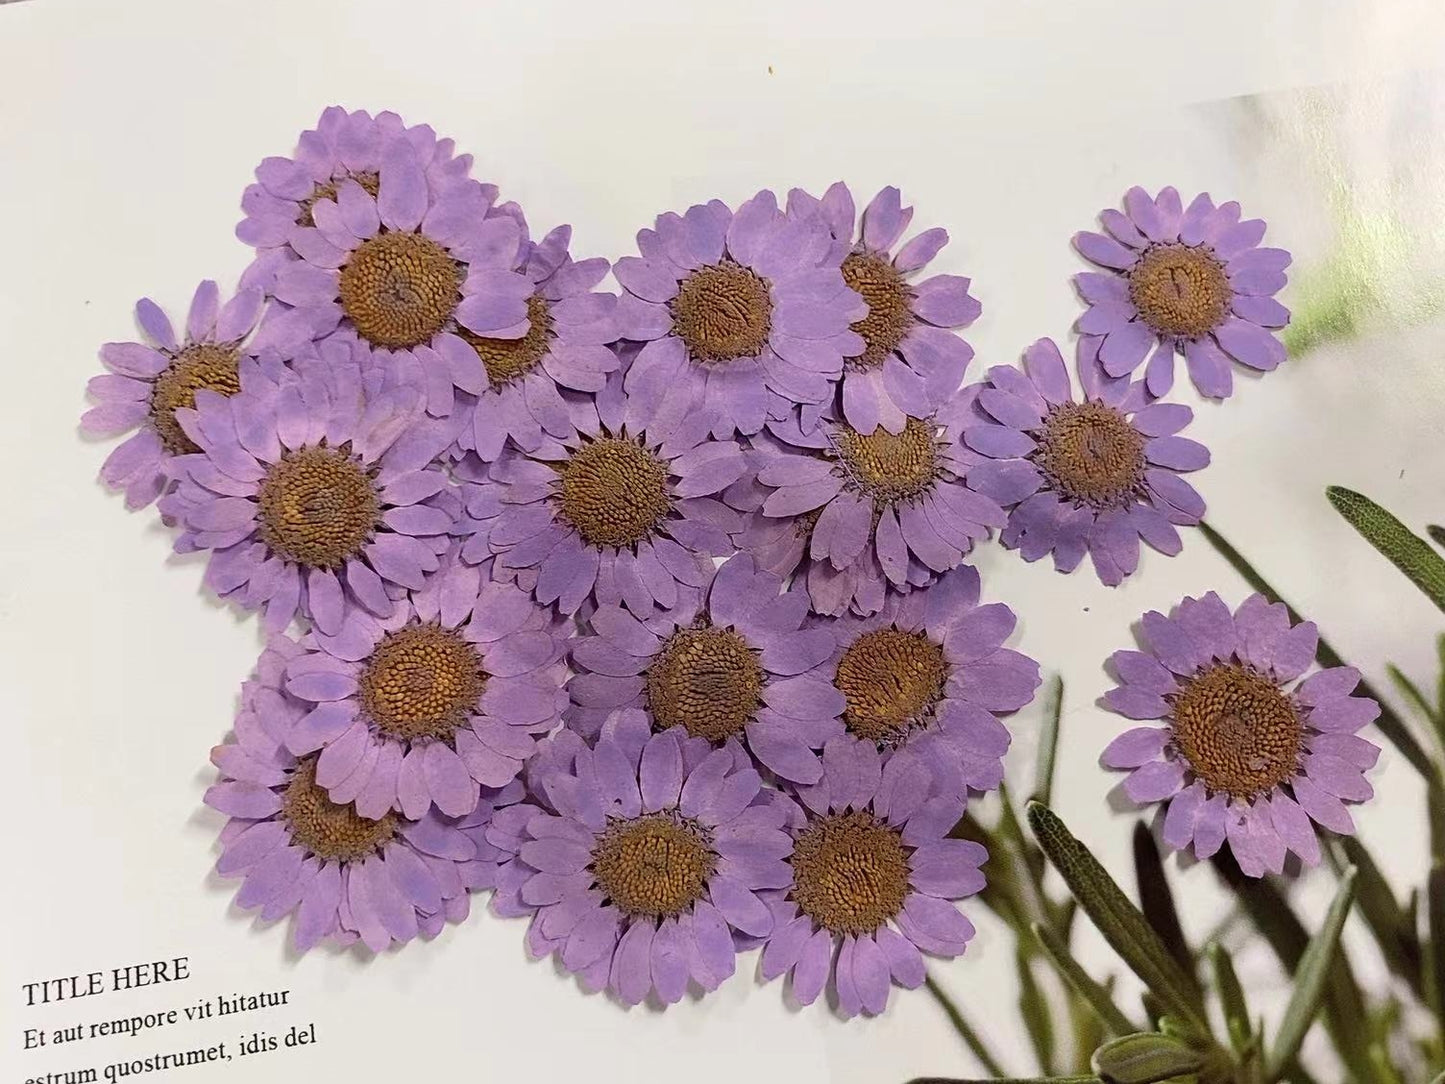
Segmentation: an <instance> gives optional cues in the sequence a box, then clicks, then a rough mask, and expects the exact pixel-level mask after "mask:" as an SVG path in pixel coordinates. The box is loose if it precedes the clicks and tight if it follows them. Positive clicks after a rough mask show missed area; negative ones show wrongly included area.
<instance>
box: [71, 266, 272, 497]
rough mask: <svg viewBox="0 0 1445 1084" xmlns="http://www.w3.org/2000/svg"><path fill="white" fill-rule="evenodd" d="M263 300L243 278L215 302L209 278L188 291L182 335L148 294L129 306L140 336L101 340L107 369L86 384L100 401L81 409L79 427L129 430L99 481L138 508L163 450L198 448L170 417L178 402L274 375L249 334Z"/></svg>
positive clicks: (160, 484) (160, 485) (154, 491)
mask: <svg viewBox="0 0 1445 1084" xmlns="http://www.w3.org/2000/svg"><path fill="white" fill-rule="evenodd" d="M264 307H265V298H264V297H263V295H262V292H261V290H260V289H258V288H256V287H254V286H243V288H242V289H240V290H238V291H237V292H236V296H235V297H233V298H231V299H230V300H229V301H227V302H226V303H225V304H224V305H222V304H221V296H220V291H219V290H218V289H217V288H216V284H215V283H214V282H211V281H210V280H209V279H208V280H207V281H205V282H202V283H201V284H200V285H199V286H198V287H196V293H195V296H194V297H193V298H192V299H191V308H190V312H189V313H188V314H187V316H186V326H185V338H184V339H181V338H179V337H178V336H177V335H176V333H175V330H174V329H173V328H172V327H171V322H170V320H169V319H168V318H167V317H166V314H165V313H164V312H162V311H161V308H160V306H158V305H157V304H156V303H155V302H154V301H152V300H151V299H150V298H148V297H147V298H142V299H141V300H140V301H138V302H136V307H135V313H136V321H137V323H139V324H140V328H141V332H142V334H143V335H144V336H145V341H144V342H124V343H120V342H117V343H106V344H105V345H104V346H102V347H101V348H100V360H101V361H102V362H103V363H104V364H105V367H106V368H107V369H109V370H110V372H109V373H106V374H104V375H102V376H96V377H92V378H91V380H90V383H89V384H87V385H86V390H87V391H89V392H90V394H91V395H92V396H93V397H94V398H96V399H98V400H99V401H100V405H98V406H95V407H92V408H91V409H90V410H88V411H86V413H85V416H84V417H83V418H81V420H80V429H81V432H83V433H85V434H86V435H88V436H97V437H111V436H118V435H119V434H121V433H129V432H131V431H132V430H135V433H134V435H132V436H131V437H130V438H128V439H127V440H125V441H123V442H121V444H119V445H118V446H117V447H116V448H115V450H114V451H112V452H111V453H110V455H109V456H108V457H107V458H106V461H105V463H104V464H103V465H102V466H101V468H100V480H101V481H102V482H104V483H105V484H106V485H107V486H109V487H110V488H111V489H117V490H124V491H125V503H126V507H127V508H131V509H136V508H144V507H145V506H146V505H148V504H150V503H151V502H152V501H154V500H155V499H156V498H157V497H159V496H160V495H161V493H162V492H164V490H165V488H166V484H167V482H168V479H167V477H166V473H165V470H164V469H163V464H164V462H165V461H166V460H167V459H168V458H170V457H171V456H176V455H187V454H189V453H192V452H195V451H196V450H197V449H196V445H195V444H194V442H192V440H191V438H190V437H188V436H186V433H185V430H183V429H182V428H181V425H180V422H179V421H177V420H176V411H177V410H178V409H189V408H190V407H193V406H194V405H195V402H196V392H197V391H199V390H201V389H205V390H206V391H208V392H214V393H215V394H217V395H223V396H230V395H234V394H236V393H237V392H238V391H240V390H241V389H242V388H243V387H245V386H247V385H250V384H251V383H252V382H253V381H255V380H257V379H258V376H257V374H258V372H264V373H265V374H266V378H267V379H270V380H272V381H274V380H276V379H278V377H279V374H280V371H281V368H282V366H281V362H280V361H279V360H277V359H276V358H275V356H274V355H273V354H271V353H270V352H268V351H265V350H263V349H259V348H257V347H255V346H253V345H252V343H251V341H250V340H251V337H252V332H253V331H254V330H255V328H256V325H257V323H258V322H259V321H260V319H261V313H262V310H263V309H264Z"/></svg>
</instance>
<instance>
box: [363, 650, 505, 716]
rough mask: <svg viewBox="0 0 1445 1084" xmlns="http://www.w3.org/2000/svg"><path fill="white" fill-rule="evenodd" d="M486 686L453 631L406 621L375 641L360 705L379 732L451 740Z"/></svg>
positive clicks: (477, 661) (472, 653) (478, 665)
mask: <svg viewBox="0 0 1445 1084" xmlns="http://www.w3.org/2000/svg"><path fill="white" fill-rule="evenodd" d="M486 685H487V673H486V671H485V670H483V669H482V660H481V657H480V656H479V655H478V654H477V649H476V648H475V647H473V646H472V645H471V644H470V643H468V642H467V641H466V640H464V639H463V638H462V637H461V635H460V634H458V633H457V632H456V631H455V630H453V629H446V628H442V627H441V626H440V625H435V624H426V625H407V626H404V627H403V628H400V629H397V630H396V631H395V632H389V633H387V634H386V636H384V637H383V638H382V641H381V643H379V644H377V646H376V650H375V651H373V652H372V653H371V658H369V659H367V661H366V667H365V668H364V669H363V670H362V672H361V681H360V691H361V705H362V707H363V708H365V709H366V714H367V715H369V716H370V717H371V720H372V722H374V723H375V724H376V726H377V728H378V729H380V730H381V731H382V733H384V734H387V735H389V736H390V737H393V738H399V739H402V740H404V741H415V740H416V739H418V738H435V739H436V740H438V741H445V742H450V741H451V740H452V738H453V737H454V736H455V734H456V732H457V728H458V727H460V726H462V725H463V724H464V723H466V721H467V719H468V718H469V717H470V716H471V714H472V712H474V711H475V710H476V708H477V701H478V700H480V699H481V696H482V691H483V690H484V689H485V688H486Z"/></svg>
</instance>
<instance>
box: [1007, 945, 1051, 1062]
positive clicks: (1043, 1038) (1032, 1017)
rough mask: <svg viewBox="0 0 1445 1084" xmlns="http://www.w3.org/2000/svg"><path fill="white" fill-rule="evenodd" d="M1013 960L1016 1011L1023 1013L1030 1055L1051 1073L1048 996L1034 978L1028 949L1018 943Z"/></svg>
mask: <svg viewBox="0 0 1445 1084" xmlns="http://www.w3.org/2000/svg"><path fill="white" fill-rule="evenodd" d="M1014 963H1015V965H1016V966H1017V968H1018V976H1019V1015H1021V1016H1022V1017H1023V1019H1024V1026H1025V1027H1026V1028H1027V1029H1028V1033H1029V1040H1030V1041H1031V1042H1032V1043H1033V1044H1034V1056H1035V1057H1036V1058H1038V1061H1039V1068H1040V1069H1041V1070H1042V1071H1044V1072H1045V1073H1052V1072H1053V1071H1054V1069H1055V1066H1054V1018H1053V1015H1052V1014H1051V1013H1050V1012H1049V1002H1048V999H1047V998H1046V997H1044V992H1043V991H1042V990H1040V989H1039V983H1038V980H1037V979H1036V978H1034V970H1033V966H1032V964H1031V963H1030V961H1029V956H1028V953H1026V952H1024V951H1023V946H1022V943H1020V946H1019V949H1018V951H1016V952H1015V953H1014Z"/></svg>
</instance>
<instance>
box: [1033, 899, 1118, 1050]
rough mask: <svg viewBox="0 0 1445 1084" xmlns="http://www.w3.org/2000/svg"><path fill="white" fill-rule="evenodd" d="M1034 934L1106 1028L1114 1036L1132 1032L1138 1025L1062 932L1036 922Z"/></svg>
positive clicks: (1058, 968) (1045, 951) (1062, 976)
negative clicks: (1076, 955) (1080, 959)
mask: <svg viewBox="0 0 1445 1084" xmlns="http://www.w3.org/2000/svg"><path fill="white" fill-rule="evenodd" d="M1033 931H1034V936H1035V937H1037V938H1038V939H1039V944H1040V945H1042V946H1043V950H1044V954H1045V955H1046V956H1048V958H1049V962H1050V963H1052V964H1053V965H1054V969H1055V970H1056V971H1058V973H1059V976H1060V977H1061V978H1062V979H1063V980H1064V981H1065V982H1066V983H1068V984H1069V987H1070V988H1071V989H1072V990H1073V991H1074V992H1075V993H1076V994H1078V995H1079V997H1080V998H1081V999H1083V1001H1084V1003H1085V1004H1086V1005H1088V1006H1089V1008H1090V1009H1092V1010H1093V1012H1094V1014H1095V1015H1096V1016H1098V1018H1099V1020H1100V1022H1101V1023H1102V1024H1103V1025H1104V1027H1105V1029H1106V1030H1107V1031H1108V1032H1109V1033H1110V1034H1111V1035H1114V1036H1122V1035H1129V1034H1131V1033H1132V1032H1135V1031H1138V1030H1139V1028H1138V1027H1137V1026H1136V1025H1135V1024H1134V1023H1133V1022H1132V1021H1130V1019H1129V1018H1128V1017H1127V1016H1125V1015H1124V1013H1123V1011H1122V1010H1121V1009H1120V1008H1119V1006H1118V1005H1116V1004H1115V1003H1114V999H1113V997H1111V996H1110V995H1109V991H1108V990H1106V989H1104V987H1103V986H1101V985H1099V984H1098V983H1097V982H1095V981H1094V980H1093V979H1092V978H1091V977H1090V976H1089V973H1088V972H1087V971H1085V970H1084V969H1083V967H1081V966H1080V965H1079V962H1078V961H1077V960H1075V959H1074V957H1073V955H1072V954H1071V953H1070V952H1069V948H1068V946H1067V945H1065V944H1064V943H1063V941H1061V940H1060V939H1059V935H1058V934H1056V933H1054V931H1053V930H1050V929H1048V928H1047V927H1045V926H1041V925H1039V924H1038V923H1037V922H1036V923H1034V927H1033Z"/></svg>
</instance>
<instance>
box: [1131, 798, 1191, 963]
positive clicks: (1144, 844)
mask: <svg viewBox="0 0 1445 1084" xmlns="http://www.w3.org/2000/svg"><path fill="white" fill-rule="evenodd" d="M1134 876H1135V878H1136V879H1137V882H1138V886H1139V906H1140V908H1142V909H1143V911H1144V917H1145V918H1146V919H1148V921H1149V925H1150V926H1152V927H1154V932H1155V933H1157V934H1158V935H1159V940H1161V941H1163V942H1164V947H1165V948H1167V949H1168V950H1169V955H1170V956H1173V957H1174V962H1175V963H1177V964H1178V965H1179V970H1180V971H1182V972H1183V973H1184V977H1185V978H1187V979H1188V980H1189V981H1190V984H1191V985H1193V986H1194V988H1195V989H1196V990H1198V989H1199V981H1198V978H1197V977H1196V975H1195V974H1194V953H1193V952H1192V951H1191V950H1190V948H1189V942H1188V941H1186V940H1185V938H1184V928H1183V927H1182V926H1181V925H1180V924H1179V912H1178V911H1177V910H1175V907H1174V894H1173V893H1172V892H1171V891H1170V890H1169V880H1168V878H1167V877H1166V876H1165V874H1164V863H1163V861H1162V860H1161V859H1160V857H1159V847H1158V845H1157V844H1156V843H1155V842H1154V835H1153V833H1152V832H1150V831H1149V826H1148V825H1147V824H1145V823H1144V822H1143V821H1139V822H1137V823H1136V824H1135V825H1134Z"/></svg>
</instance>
